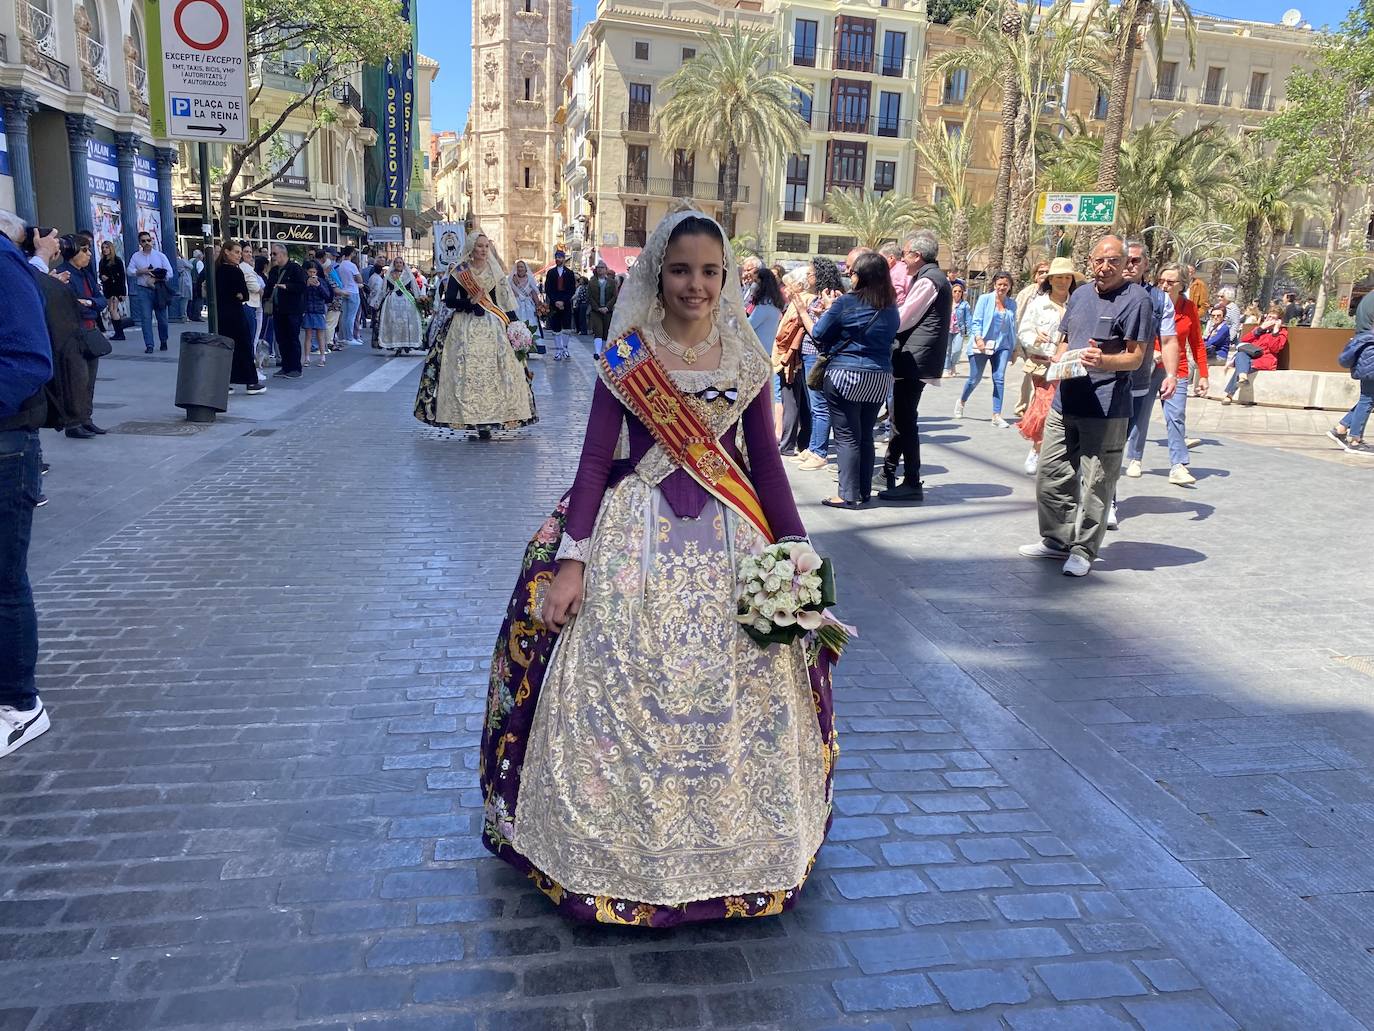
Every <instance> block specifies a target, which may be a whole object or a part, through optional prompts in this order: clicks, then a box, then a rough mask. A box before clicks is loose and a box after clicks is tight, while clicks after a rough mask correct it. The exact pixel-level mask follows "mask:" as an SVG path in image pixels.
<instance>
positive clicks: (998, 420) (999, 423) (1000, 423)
mask: <svg viewBox="0 0 1374 1031" xmlns="http://www.w3.org/2000/svg"><path fill="white" fill-rule="evenodd" d="M992 424H993V425H994V426H996V427H997V428H998V429H999V430H1004V429H1006V428H1007V427H1008V426H1010V425H1011V423H1009V422H1007V420H1006V419H1003V418H1002V416H1001V413H998V414H997V415H994V416H993V417H992Z"/></svg>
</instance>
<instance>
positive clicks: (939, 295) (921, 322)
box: [878, 230, 954, 501]
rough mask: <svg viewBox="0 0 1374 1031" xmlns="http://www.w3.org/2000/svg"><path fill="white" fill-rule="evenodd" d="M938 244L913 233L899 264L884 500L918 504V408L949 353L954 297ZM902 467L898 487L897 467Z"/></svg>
mask: <svg viewBox="0 0 1374 1031" xmlns="http://www.w3.org/2000/svg"><path fill="white" fill-rule="evenodd" d="M939 254H940V240H939V238H938V237H937V236H936V235H935V234H934V233H932V232H930V231H929V230H921V231H919V232H915V233H912V234H911V235H910V236H908V237H907V238H906V240H905V241H904V242H903V245H902V260H903V261H904V262H906V270H907V272H908V273H909V274H910V275H911V280H910V283H909V285H908V286H907V292H906V298H905V300H904V302H903V304H902V306H901V311H902V316H903V317H902V322H901V324H902V326H903V327H904V328H903V329H902V330H901V331H900V332H898V334H897V339H896V340H895V341H894V342H893V345H892V375H893V378H894V382H893V385H892V435H891V436H890V437H889V438H888V441H887V457H886V458H885V459H883V475H884V476H885V477H886V479H887V483H888V486H887V489H886V490H884V491H880V492H879V493H878V497H880V498H883V499H884V500H886V501H922V500H924V498H925V493H924V489H923V488H922V486H921V437H920V425H919V408H920V405H921V394H922V392H923V391H924V390H925V387H926V381H927V380H930V381H931V382H937V383H938V382H939V381H940V378H941V377H942V376H943V375H944V368H945V355H946V354H947V353H948V351H949V318H950V313H951V312H952V311H953V309H954V292H953V290H952V289H951V288H950V285H949V279H948V278H947V277H946V276H945V274H944V273H943V272H941V271H940V266H939V265H938V264H937V263H936V262H937V260H938V258H939ZM899 462H901V463H902V465H903V467H904V470H905V471H904V473H903V476H902V482H901V483H900V484H899V483H897V464H898V463H899Z"/></svg>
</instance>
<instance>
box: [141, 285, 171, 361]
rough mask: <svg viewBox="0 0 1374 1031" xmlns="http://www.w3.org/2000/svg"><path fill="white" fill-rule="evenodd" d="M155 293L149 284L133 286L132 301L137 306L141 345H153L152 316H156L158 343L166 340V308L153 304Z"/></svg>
mask: <svg viewBox="0 0 1374 1031" xmlns="http://www.w3.org/2000/svg"><path fill="white" fill-rule="evenodd" d="M156 297H157V293H156V292H155V291H154V290H153V288H152V287H150V286H139V285H137V284H135V285H134V287H133V301H134V304H135V305H136V306H137V311H138V316H137V317H138V324H139V326H140V327H142V329H143V346H144V347H152V346H153V316H155V315H156V316H157V339H158V343H162V344H165V343H166V342H167V309H166V308H158V307H156V306H155V305H154V304H153V300H154V298H156Z"/></svg>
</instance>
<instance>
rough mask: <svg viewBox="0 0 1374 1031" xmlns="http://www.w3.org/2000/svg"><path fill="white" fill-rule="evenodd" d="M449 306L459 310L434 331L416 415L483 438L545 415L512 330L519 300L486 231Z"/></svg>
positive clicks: (452, 283) (466, 255)
mask: <svg viewBox="0 0 1374 1031" xmlns="http://www.w3.org/2000/svg"><path fill="white" fill-rule="evenodd" d="M444 306H445V307H446V308H448V309H450V310H451V311H452V314H451V315H449V316H447V317H446V318H447V327H446V328H445V330H444V332H443V333H442V334H441V333H438V332H435V333H432V334H431V341H430V345H429V353H428V355H427V356H426V358H425V367H424V371H423V372H421V373H420V389H419V392H418V393H417V394H416V396H415V418H417V419H419V420H420V421H421V422H423V423H427V424H429V425H430V426H447V427H449V428H450V429H455V430H470V431H473V432H474V433H475V434H476V435H477V437H478V438H479V439H481V440H490V439H491V435H492V431H493V430H499V429H515V428H516V427H519V426H528V425H529V424H530V423H533V422H536V421H538V416H537V415H536V413H535V408H534V391H533V390H531V389H530V380H531V376H530V374H529V372H528V371H527V370H526V368H525V363H524V362H523V361H521V360H520V358H519V356H518V355H517V354H516V353H515V349H514V348H512V347H511V344H510V340H509V339H508V338H507V336H506V327H507V326H509V325H510V323H511V322H513V321H516V315H515V299H514V298H513V297H512V296H511V290H510V282H509V281H508V280H507V278H506V274H505V272H504V271H503V270H502V268H501V264H500V262H498V261H497V260H496V255H495V254H494V253H493V252H492V248H491V241H489V240H488V239H487V237H486V236H484V235H483V234H481V233H474V234H472V235H471V236H469V237H468V240H467V244H466V245H465V247H464V250H463V261H462V264H460V265H459V266H458V267H457V268H456V269H455V270H454V272H453V274H452V275H451V276H450V277H449V280H448V285H447V286H446V287H445V288H444ZM436 318H438V316H436Z"/></svg>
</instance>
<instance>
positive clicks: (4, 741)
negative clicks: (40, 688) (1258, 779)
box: [0, 699, 52, 757]
mask: <svg viewBox="0 0 1374 1031" xmlns="http://www.w3.org/2000/svg"><path fill="white" fill-rule="evenodd" d="M51 725H52V724H51V723H50V722H49V721H48V710H47V709H45V708H43V702H42V700H41V699H40V700H39V702H38V705H37V706H36V707H35V708H32V709H29V710H27V711H25V712H20V711H19V710H18V709H16V708H15V707H14V706H12V705H0V757H3V756H6V755H9V754H10V753H11V752H13V751H14V750H15V749H16V748H18V747H20V746H21V745H26V744H28V743H29V742H30V741H32V740H33V739H34V738H36V737H37V736H38V735H39V734H42V733H43V732H44V731H46V730H47V729H48V727H50V726H51Z"/></svg>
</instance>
